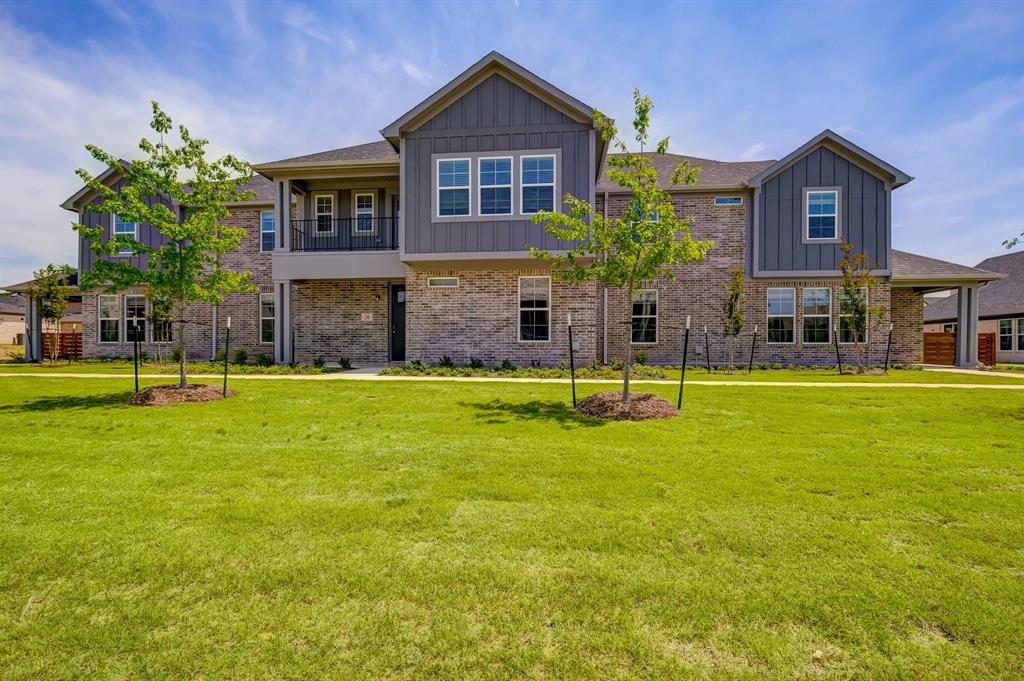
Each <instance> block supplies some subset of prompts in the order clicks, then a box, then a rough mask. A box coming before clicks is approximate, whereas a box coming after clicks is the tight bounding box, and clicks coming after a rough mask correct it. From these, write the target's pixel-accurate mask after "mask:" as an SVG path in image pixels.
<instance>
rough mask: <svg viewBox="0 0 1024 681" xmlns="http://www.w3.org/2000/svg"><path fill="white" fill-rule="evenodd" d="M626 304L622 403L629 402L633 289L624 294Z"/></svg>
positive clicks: (630, 288) (631, 361)
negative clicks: (627, 326) (627, 328)
mask: <svg viewBox="0 0 1024 681" xmlns="http://www.w3.org/2000/svg"><path fill="white" fill-rule="evenodd" d="M626 304H627V305H628V306H629V308H628V309H629V316H628V317H627V319H628V320H629V330H628V331H627V333H628V334H629V335H628V336H627V338H626V361H625V362H624V363H623V365H622V401H623V402H629V370H630V368H631V366H632V364H633V287H629V291H628V292H627V293H626Z"/></svg>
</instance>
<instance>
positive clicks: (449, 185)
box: [437, 158, 470, 217]
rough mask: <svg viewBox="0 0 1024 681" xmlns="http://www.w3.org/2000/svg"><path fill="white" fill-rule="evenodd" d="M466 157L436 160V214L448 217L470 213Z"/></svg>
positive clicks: (467, 162) (467, 161)
mask: <svg viewBox="0 0 1024 681" xmlns="http://www.w3.org/2000/svg"><path fill="white" fill-rule="evenodd" d="M469 164H470V161H469V159H468V158H440V159H438V160H437V215H438V217H450V216H459V215H469V214H470V196H469V193H470V192H469Z"/></svg>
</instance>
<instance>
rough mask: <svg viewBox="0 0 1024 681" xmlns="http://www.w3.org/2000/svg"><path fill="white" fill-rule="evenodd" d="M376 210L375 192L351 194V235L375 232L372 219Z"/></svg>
mask: <svg viewBox="0 0 1024 681" xmlns="http://www.w3.org/2000/svg"><path fill="white" fill-rule="evenodd" d="M376 210H377V196H376V193H375V192H353V193H352V217H353V218H355V219H354V220H353V221H352V234H353V235H359V234H373V233H374V232H376V231H377V228H376V227H375V226H374V222H373V218H374V215H375V213H376Z"/></svg>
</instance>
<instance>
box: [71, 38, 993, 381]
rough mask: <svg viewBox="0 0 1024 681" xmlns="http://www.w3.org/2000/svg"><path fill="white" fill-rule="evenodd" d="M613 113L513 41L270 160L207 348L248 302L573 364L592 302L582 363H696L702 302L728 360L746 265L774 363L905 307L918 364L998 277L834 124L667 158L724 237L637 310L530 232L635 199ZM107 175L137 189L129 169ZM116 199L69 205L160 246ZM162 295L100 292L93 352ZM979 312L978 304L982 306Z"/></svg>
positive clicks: (898, 323) (541, 233) (295, 357)
mask: <svg viewBox="0 0 1024 681" xmlns="http://www.w3.org/2000/svg"><path fill="white" fill-rule="evenodd" d="M592 113H593V109H592V108H591V107H590V106H589V105H587V104H584V103H583V102H581V101H580V100H578V99H576V98H574V97H572V96H571V95H569V94H567V93H565V92H563V91H562V90H560V89H559V88H557V87H556V86H554V85H552V84H550V83H548V82H546V81H544V80H542V79H541V78H539V77H538V76H536V75H535V74H533V73H530V72H529V71H527V70H526V69H524V68H522V67H521V66H519V65H518V64H516V63H514V62H512V61H510V60H509V59H507V58H505V57H504V56H502V55H500V54H497V53H494V52H492V53H491V54H488V55H487V56H485V57H484V58H483V59H481V60H480V61H479V62H477V63H476V64H474V65H473V66H471V67H470V68H469V69H467V70H466V71H464V72H463V73H461V74H459V75H458V76H457V77H456V78H454V79H453V80H452V81H451V82H449V83H448V84H447V85H445V86H444V87H443V88H441V89H440V90H438V91H437V92H435V93H434V94H432V95H431V96H430V97H428V98H427V99H425V100H424V101H422V102H421V103H419V104H417V105H416V106H415V107H414V108H413V109H412V110H410V111H408V112H406V113H405V114H403V115H401V116H400V117H398V118H397V119H396V120H395V121H394V122H393V123H391V124H389V125H387V126H385V127H384V128H383V129H382V130H381V135H382V137H383V139H382V140H380V141H376V142H369V143H367V144H361V145H357V146H354V147H346V148H342V149H333V150H329V151H322V152H317V153H312V154H306V155H302V156H295V157H292V158H287V159H283V160H280V161H274V162H271V163H263V164H259V165H257V166H256V170H257V172H258V173H259V176H258V177H257V178H256V179H255V180H254V182H253V186H252V188H253V189H254V190H255V192H256V198H255V199H254V200H252V201H248V202H245V203H241V204H236V205H233V206H231V212H232V217H231V218H230V223H231V224H234V225H239V226H242V227H245V228H246V230H247V236H246V237H245V239H244V240H243V242H242V246H241V248H240V249H239V251H238V252H236V253H233V254H231V255H229V256H228V257H227V258H225V259H224V261H223V262H224V264H225V265H227V266H229V267H232V268H236V269H239V270H249V271H251V272H252V273H253V277H254V281H255V283H256V285H257V286H258V287H259V292H258V293H252V294H239V295H234V296H231V297H230V298H229V299H228V300H227V301H226V302H225V303H224V304H223V306H222V307H221V309H219V310H217V309H214V308H211V307H210V306H209V305H194V306H192V308H191V309H190V311H189V317H190V320H191V321H192V322H193V323H192V324H189V326H188V331H187V333H188V338H186V339H185V340H186V346H187V348H188V353H189V355H190V356H192V357H196V358H208V357H211V356H213V355H214V354H215V353H216V352H217V350H218V348H223V340H224V338H223V337H224V317H226V316H231V317H232V319H233V325H232V335H231V338H232V345H233V347H244V348H246V349H247V350H248V351H249V354H250V356H253V355H254V354H259V353H266V354H272V355H273V357H274V359H275V360H276V361H277V362H292V361H295V362H301V363H305V362H311V361H313V360H314V359H316V358H319V357H322V358H324V359H325V360H326V361H328V362H332V363H333V362H337V361H338V360H339V359H340V358H341V357H346V358H349V359H351V360H352V361H354V362H357V363H361V364H364V365H365V364H384V363H387V362H402V361H404V360H406V359H410V360H422V361H426V362H437V361H438V360H439V359H440V358H442V357H443V356H449V357H451V358H452V359H453V360H454V361H456V362H458V363H464V362H467V361H469V359H470V358H471V357H477V358H480V359H482V360H484V361H485V362H487V363H489V364H492V365H493V364H497V363H500V362H502V361H503V360H505V359H509V360H511V361H513V362H515V363H516V364H519V365H530V364H538V365H553V364H556V363H558V362H564V361H567V360H568V338H567V330H566V321H567V317H568V315H569V314H570V313H571V314H572V318H573V321H574V324H575V329H574V342H575V344H576V347H577V353H576V357H577V361H579V362H591V361H603V362H608V361H611V360H612V359H614V358H616V357H624V356H625V354H626V353H627V351H628V349H629V347H630V346H631V345H632V346H633V347H635V348H637V349H643V350H644V351H645V352H646V353H647V355H648V357H649V361H651V362H672V363H678V362H679V360H680V357H679V353H680V351H681V348H682V345H683V343H682V335H683V326H684V323H683V320H684V319H685V317H686V316H687V315H689V316H691V318H692V320H693V324H694V325H695V326H694V328H696V329H702V328H703V326H704V325H707V327H708V330H709V334H710V335H711V338H712V340H711V344H710V345H711V347H710V352H711V356H712V360H713V361H715V362H720V361H722V360H723V359H724V343H723V342H722V340H721V337H722V336H721V329H722V321H721V302H722V298H723V296H724V295H725V292H724V290H723V288H722V284H723V283H724V282H725V281H727V279H728V278H729V276H730V273H731V271H732V270H733V269H734V268H736V267H742V268H744V270H745V271H746V274H747V283H746V309H745V313H746V319H747V331H748V332H749V331H752V330H753V328H754V326H755V325H758V326H759V328H760V329H761V331H760V334H759V336H758V338H759V342H758V346H757V348H756V351H755V360H756V361H758V362H772V363H775V362H779V363H785V364H788V363H799V364H821V363H831V362H834V361H835V347H834V344H833V333H834V331H833V329H837V328H838V333H839V336H840V337H839V342H840V344H841V347H842V348H843V350H844V352H849V351H850V347H849V346H850V345H851V344H853V343H854V342H866V343H867V344H868V346H869V355H870V357H871V358H872V359H873V360H875V361H881V359H882V358H883V356H884V354H885V347H886V340H887V331H888V322H889V321H890V320H891V321H892V322H893V323H894V334H893V358H894V359H895V360H897V361H903V362H919V361H920V360H921V348H922V339H921V320H922V317H921V315H922V309H923V299H922V294H923V293H925V292H927V291H932V290H937V289H942V288H949V287H952V286H956V287H962V289H963V290H968V291H974V290H975V288H972V287H977V285H978V284H979V282H983V281H987V280H988V278H990V277H991V276H992V275H991V274H990V273H987V272H982V271H980V270H969V268H963V269H964V271H960V270H957V271H956V272H954V273H953V276H950V268H955V267H957V266H954V265H949V264H948V263H941V262H940V261H935V260H932V259H928V258H920V257H916V256H912V255H910V254H900V253H898V252H895V251H893V250H892V248H891V243H892V224H893V221H892V214H891V212H892V211H891V208H892V202H891V193H892V191H893V190H895V189H898V188H899V187H901V186H903V185H904V184H906V183H907V182H909V181H910V180H911V179H912V178H911V177H910V176H908V175H907V174H906V173H904V172H902V171H901V170H899V169H897V168H895V167H893V166H892V165H890V164H889V163H887V162H885V161H883V160H882V159H880V158H878V157H876V156H874V155H873V154H871V153H869V152H867V151H865V150H864V149H861V148H860V147H858V146H856V145H854V144H852V143H851V142H849V141H847V140H845V139H844V138H842V137H841V136H839V135H837V134H835V133H834V132H831V131H829V130H826V131H824V132H822V133H820V134H818V135H816V136H815V137H813V138H812V139H811V140H809V141H808V142H807V143H806V144H804V145H802V146H801V147H799V148H798V149H795V150H794V151H793V152H792V153H791V154H788V155H787V156H786V157H785V158H783V159H781V160H778V161H773V160H765V161H744V162H724V161H713V160H709V159H702V158H691V157H685V156H677V155H669V156H664V157H661V156H655V157H654V160H655V164H656V165H657V166H658V169H659V178H660V180H661V182H663V183H664V185H665V186H666V188H668V189H670V190H671V192H672V199H673V201H674V203H675V206H676V211H677V213H678V214H681V215H685V216H692V217H693V218H694V228H693V233H694V236H695V237H696V238H698V239H712V240H713V241H714V248H713V249H712V250H711V252H710V254H709V256H708V258H707V260H706V261H704V262H702V263H699V264H696V265H693V266H688V267H685V268H682V269H681V270H680V271H679V275H680V276H679V278H678V279H661V280H658V281H652V282H650V283H649V285H648V286H647V287H645V289H644V290H642V291H639V292H637V294H636V296H635V299H634V300H633V301H632V305H631V309H632V312H630V306H629V305H627V301H626V300H624V295H625V294H624V292H622V291H620V290H605V289H603V288H602V287H600V286H598V285H596V284H588V285H584V286H581V287H578V288H571V287H569V286H567V285H565V284H563V283H560V282H558V281H556V280H553V279H552V277H551V271H550V265H549V264H547V263H544V262H540V261H538V260H535V259H531V257H530V253H529V248H530V246H535V247H539V248H545V249H548V250H550V251H552V252H555V253H557V252H559V251H561V250H564V249H565V248H566V247H567V246H568V244H565V243H561V242H559V241H557V240H556V239H554V238H553V237H551V236H550V235H548V234H547V233H546V232H545V230H544V228H543V226H541V225H537V224H534V223H533V222H532V221H531V218H532V217H533V215H534V214H535V213H536V212H538V211H540V210H562V209H563V208H564V206H563V204H562V201H561V197H562V196H563V195H564V194H566V193H572V194H573V195H575V196H577V197H581V198H584V199H588V200H590V201H592V202H594V203H595V204H596V206H597V209H598V210H599V211H603V212H604V213H606V214H608V215H622V214H623V212H624V210H625V209H626V207H627V205H628V203H629V195H628V194H626V193H624V192H623V191H622V190H621V188H620V187H618V186H617V185H615V184H614V183H612V182H610V181H609V180H608V178H607V174H606V161H607V156H608V146H607V144H606V143H605V142H604V141H603V139H602V138H601V136H600V135H599V134H598V133H597V131H596V130H595V128H594V125H593V121H592ZM627 135H628V131H627ZM684 158H690V161H691V162H692V163H693V164H695V165H698V166H700V167H701V168H702V169H703V172H702V173H701V175H700V180H699V181H698V183H697V184H696V185H695V186H683V187H669V185H668V182H669V179H668V178H669V175H670V172H671V168H672V167H673V166H674V165H675V164H676V163H677V162H678V161H680V160H682V159H684ZM102 181H104V182H107V183H108V184H109V185H110V186H113V187H115V188H116V187H117V186H118V183H119V182H121V178H120V174H119V173H117V172H114V171H108V172H107V173H105V174H104V175H103V176H102ZM97 200H98V199H97V197H96V196H95V193H94V192H91V191H90V190H89V189H88V188H84V189H83V190H82V191H80V192H78V193H77V194H75V195H74V196H72V197H71V198H69V199H68V200H67V201H66V202H65V203H64V204H62V205H63V207H65V208H67V209H69V210H71V211H74V212H76V213H78V215H79V219H80V220H84V221H86V222H87V223H88V224H93V225H95V224H99V225H102V226H103V228H104V234H105V236H104V238H109V236H110V234H112V233H114V234H132V235H134V236H135V238H137V239H141V240H143V241H145V242H146V243H150V244H155V243H158V239H159V235H158V234H155V233H154V232H153V230H151V229H150V228H149V226H148V225H145V224H140V225H137V224H131V223H126V222H124V221H122V220H120V219H118V218H116V217H115V216H111V215H98V214H95V213H91V212H89V211H87V210H86V206H87V205H89V204H90V203H93V202H96V201H97ZM172 208H175V209H178V207H175V206H172ZM840 237H845V238H846V239H847V240H849V241H851V242H853V243H854V244H855V246H856V247H857V249H858V250H860V251H863V252H865V253H866V254H867V255H868V257H869V259H870V261H871V262H872V263H873V264H875V266H876V267H877V270H876V274H877V276H878V280H879V283H878V285H877V286H875V287H873V288H872V289H871V291H870V292H869V296H870V302H871V304H872V305H881V306H884V307H885V308H886V309H887V310H888V311H887V313H886V314H885V315H884V317H883V318H882V319H880V320H876V321H878V322H879V324H878V325H877V326H875V327H874V328H873V329H872V330H871V331H870V332H869V333H868V335H867V338H866V339H863V338H862V339H855V338H852V337H850V335H849V333H848V332H847V331H846V330H845V327H844V320H843V319H842V318H841V316H840V315H839V301H838V295H839V294H838V289H839V282H840V279H839V274H840V273H839V270H838V263H839V260H840V258H841V253H840V250H839V239H840ZM79 257H80V267H81V269H82V270H86V269H88V268H89V266H90V265H91V263H92V261H93V259H94V258H95V257H96V256H95V254H93V253H92V252H91V251H90V250H89V248H88V244H87V243H85V242H82V244H81V247H80V250H79ZM138 264H140V265H143V266H144V265H145V263H144V262H139V263H138ZM947 265H948V267H947ZM965 272H966V276H965ZM143 294H144V291H142V290H134V291H129V292H127V293H119V294H117V295H108V294H106V293H104V292H102V291H93V292H88V293H86V294H85V296H84V298H83V315H84V322H85V323H84V326H85V336H84V346H85V354H86V355H87V356H88V355H92V356H97V355H105V356H107V355H122V356H124V355H128V354H130V352H131V345H130V341H131V339H132V337H133V333H134V331H133V330H132V329H129V328H128V322H127V319H128V318H129V317H131V316H133V315H134V314H135V313H137V312H138V313H143V312H147V311H150V310H149V307H148V303H147V301H146V299H145V298H144V296H143ZM967 299H968V300H971V295H968V296H967ZM962 315H963V318H964V319H969V318H970V317H971V315H972V308H971V306H970V305H967V306H965V307H964V309H963V311H962ZM138 333H139V334H140V338H141V339H142V340H143V341H144V343H145V344H146V346H147V347H148V346H150V345H154V344H155V345H157V346H159V345H160V344H166V343H167V342H171V341H172V333H173V332H172V330H171V329H170V328H169V327H167V325H166V324H162V325H158V324H156V323H150V322H147V324H145V325H144V328H142V329H140V330H139V331H138ZM702 335H703V334H699V336H702ZM962 345H963V347H962V348H961V349H960V355H959V357H960V361H961V363H963V364H971V363H972V362H973V361H974V358H975V357H976V347H973V346H972V343H971V342H969V341H968V340H964V342H963V343H962ZM972 348H973V349H972ZM706 352H708V348H705V347H704V342H703V339H702V338H701V339H700V340H699V342H697V343H693V344H691V353H692V354H691V355H690V356H689V357H688V358H687V359H688V361H691V362H702V361H703V358H704V353H706ZM972 353H973V354H972Z"/></svg>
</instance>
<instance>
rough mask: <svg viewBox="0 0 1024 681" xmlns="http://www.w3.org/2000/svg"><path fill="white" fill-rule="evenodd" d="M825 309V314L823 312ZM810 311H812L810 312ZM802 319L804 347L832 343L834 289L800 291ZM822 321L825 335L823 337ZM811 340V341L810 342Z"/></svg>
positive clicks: (810, 288) (813, 288) (817, 288)
mask: <svg viewBox="0 0 1024 681" xmlns="http://www.w3.org/2000/svg"><path fill="white" fill-rule="evenodd" d="M822 308H825V310H826V311H825V312H822V311H821V310H822ZM808 309H810V310H812V311H811V312H808ZM800 317H801V322H802V324H801V326H802V327H803V334H802V339H803V344H804V345H828V344H829V343H831V342H832V289H830V288H826V287H824V286H813V287H808V288H805V289H802V290H801V291H800ZM822 321H824V325H825V329H824V330H825V335H824V336H822V335H821V331H822V329H821V326H822ZM808 338H810V339H811V340H808Z"/></svg>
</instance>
